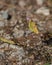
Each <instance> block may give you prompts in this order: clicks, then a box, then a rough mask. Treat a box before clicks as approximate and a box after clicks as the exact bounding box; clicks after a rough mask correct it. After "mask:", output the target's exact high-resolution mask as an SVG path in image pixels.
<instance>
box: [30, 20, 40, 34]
mask: <svg viewBox="0 0 52 65" xmlns="http://www.w3.org/2000/svg"><path fill="white" fill-rule="evenodd" d="M29 29H30V30H31V31H32V32H34V33H36V34H38V33H39V31H38V29H37V26H36V24H35V22H32V21H29Z"/></svg>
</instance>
